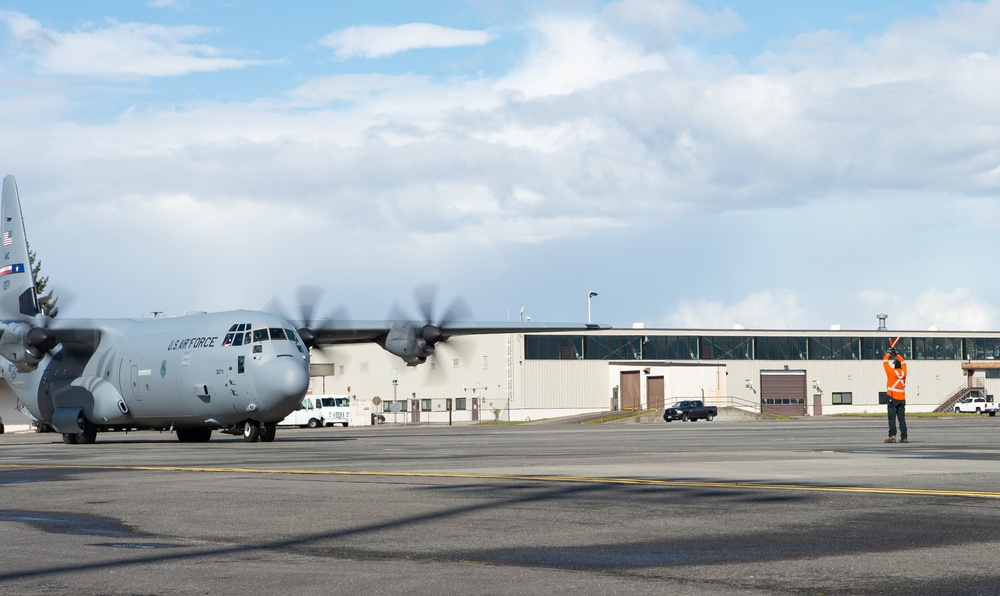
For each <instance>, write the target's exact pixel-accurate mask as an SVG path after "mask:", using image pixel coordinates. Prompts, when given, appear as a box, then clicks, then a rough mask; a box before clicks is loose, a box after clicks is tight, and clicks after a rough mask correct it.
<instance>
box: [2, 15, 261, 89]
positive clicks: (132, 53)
mask: <svg viewBox="0 0 1000 596" xmlns="http://www.w3.org/2000/svg"><path fill="white" fill-rule="evenodd" d="M0 21H3V22H5V23H6V25H7V28H8V29H9V31H10V33H11V38H10V40H9V41H8V44H9V45H10V46H11V51H12V52H13V53H14V54H15V55H16V56H18V57H19V58H21V59H25V60H29V61H30V62H32V63H33V64H34V65H35V66H36V67H37V68H38V69H39V70H41V71H42V72H45V73H49V74H56V75H71V76H76V77H94V78H98V79H112V80H113V79H132V78H138V77H173V76H180V75H184V74H189V73H193V72H216V71H220V70H228V69H235V68H245V67H247V66H252V65H258V64H264V63H265V62H262V61H256V60H242V59H237V58H231V57H226V56H225V52H224V51H223V50H221V49H219V48H217V47H214V46H210V45H205V44H192V43H189V40H192V39H194V38H199V37H204V36H206V35H208V34H211V33H213V32H214V31H215V30H213V29H210V28H207V27H200V26H194V25H185V26H177V27H168V26H164V25H149V24H145V23H120V22H118V21H114V20H108V21H106V22H105V23H104V25H103V26H96V25H88V26H86V27H84V28H81V29H79V30H76V31H70V32H61V31H56V30H53V29H48V28H45V27H43V26H42V25H41V24H40V23H39V22H38V21H36V20H34V19H31V18H29V17H27V16H26V15H24V14H21V13H13V12H0Z"/></svg>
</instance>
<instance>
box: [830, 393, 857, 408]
mask: <svg viewBox="0 0 1000 596" xmlns="http://www.w3.org/2000/svg"><path fill="white" fill-rule="evenodd" d="M832 397H833V404H834V405H837V404H841V405H844V404H853V403H854V398H853V397H852V395H851V392H850V391H834V392H833V396H832Z"/></svg>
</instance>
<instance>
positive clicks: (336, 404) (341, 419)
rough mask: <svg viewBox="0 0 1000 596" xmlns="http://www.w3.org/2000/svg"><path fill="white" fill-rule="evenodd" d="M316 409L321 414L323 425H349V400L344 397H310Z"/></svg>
mask: <svg viewBox="0 0 1000 596" xmlns="http://www.w3.org/2000/svg"><path fill="white" fill-rule="evenodd" d="M309 397H312V398H313V399H314V400H315V404H316V407H317V408H320V409H321V410H322V412H323V425H324V426H333V425H334V424H342V425H344V426H350V425H351V398H349V397H347V396H346V395H312V396H309V395H307V396H306V399H308V398H309Z"/></svg>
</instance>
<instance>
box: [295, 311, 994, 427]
mask: <svg viewBox="0 0 1000 596" xmlns="http://www.w3.org/2000/svg"><path fill="white" fill-rule="evenodd" d="M897 336H902V339H900V340H899V343H898V344H897V348H898V349H899V351H900V353H902V354H903V356H905V357H906V359H907V361H908V377H909V378H908V383H907V404H908V407H909V409H910V411H934V410H943V409H946V408H949V407H950V405H951V404H953V403H954V402H955V401H957V400H959V399H962V398H963V397H966V396H969V395H982V396H988V397H989V398H990V399H992V396H993V395H994V394H996V393H997V391H998V389H1000V333H998V332H961V333H958V332H941V331H923V332H914V331H906V332H902V331H893V332H889V331H876V332H871V331H846V330H830V331H784V330H783V331H754V330H747V329H733V330H689V329H684V330H677V329H602V330H594V331H582V332H573V333H537V334H536V333H533V334H524V333H516V334H508V335H495V336H470V337H456V338H452V339H451V340H450V341H448V342H447V343H442V344H438V351H437V353H436V354H435V355H434V357H432V358H431V359H429V360H428V362H427V363H426V364H424V365H421V366H419V367H416V368H413V367H406V366H404V365H403V363H402V362H400V361H399V360H398V359H396V358H394V357H392V356H391V355H389V354H387V353H385V352H384V351H382V350H381V349H380V348H378V347H377V346H351V347H345V348H335V349H332V350H329V351H328V353H325V354H324V355H323V356H317V358H316V360H319V359H320V358H321V357H326V358H327V361H328V362H330V364H314V365H313V371H312V374H313V379H312V390H313V392H314V393H332V394H346V395H350V396H351V397H352V398H353V400H352V401H353V402H354V403H355V404H356V405H355V407H356V408H357V409H358V411H356V413H355V417H356V419H359V418H365V417H366V416H365V414H371V413H374V412H380V413H381V414H382V415H383V416H386V419H387V421H388V422H392V421H393V420H395V421H397V422H399V421H406V422H447V421H448V420H449V418H450V419H451V420H453V421H459V420H461V421H475V420H494V419H498V420H511V421H520V420H537V419H541V418H552V417H557V416H569V415H575V414H582V413H590V412H600V411H607V410H634V409H652V408H662V407H663V406H664V404H667V405H669V404H672V403H673V402H674V401H676V400H679V399H685V398H694V399H703V400H705V401H706V402H707V403H709V404H713V405H717V406H720V407H727V406H728V407H737V408H742V409H745V410H752V411H758V412H759V411H764V412H773V413H780V414H786V415H792V416H818V415H823V414H837V413H847V412H881V411H883V410H884V407H883V404H885V400H886V395H885V374H884V372H883V370H882V364H881V360H882V356H883V355H884V354H885V352H886V350H887V349H888V347H889V342H890V341H891V340H892V339H894V338H896V337H897ZM376 397H378V398H379V399H377V400H375V399H374V398H376ZM375 401H378V402H380V403H379V404H378V405H375V403H374V402H375ZM394 406H395V407H394ZM449 408H450V409H449ZM394 410H395V411H394Z"/></svg>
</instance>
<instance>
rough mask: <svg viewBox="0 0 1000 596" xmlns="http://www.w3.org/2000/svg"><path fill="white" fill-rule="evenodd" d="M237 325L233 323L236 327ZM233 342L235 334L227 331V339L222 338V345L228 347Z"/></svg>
mask: <svg viewBox="0 0 1000 596" xmlns="http://www.w3.org/2000/svg"><path fill="white" fill-rule="evenodd" d="M235 326H236V325H233V327H235ZM232 343H233V334H232V333H227V334H226V337H225V339H223V340H222V347H226V346H228V345H230V344H232Z"/></svg>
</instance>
